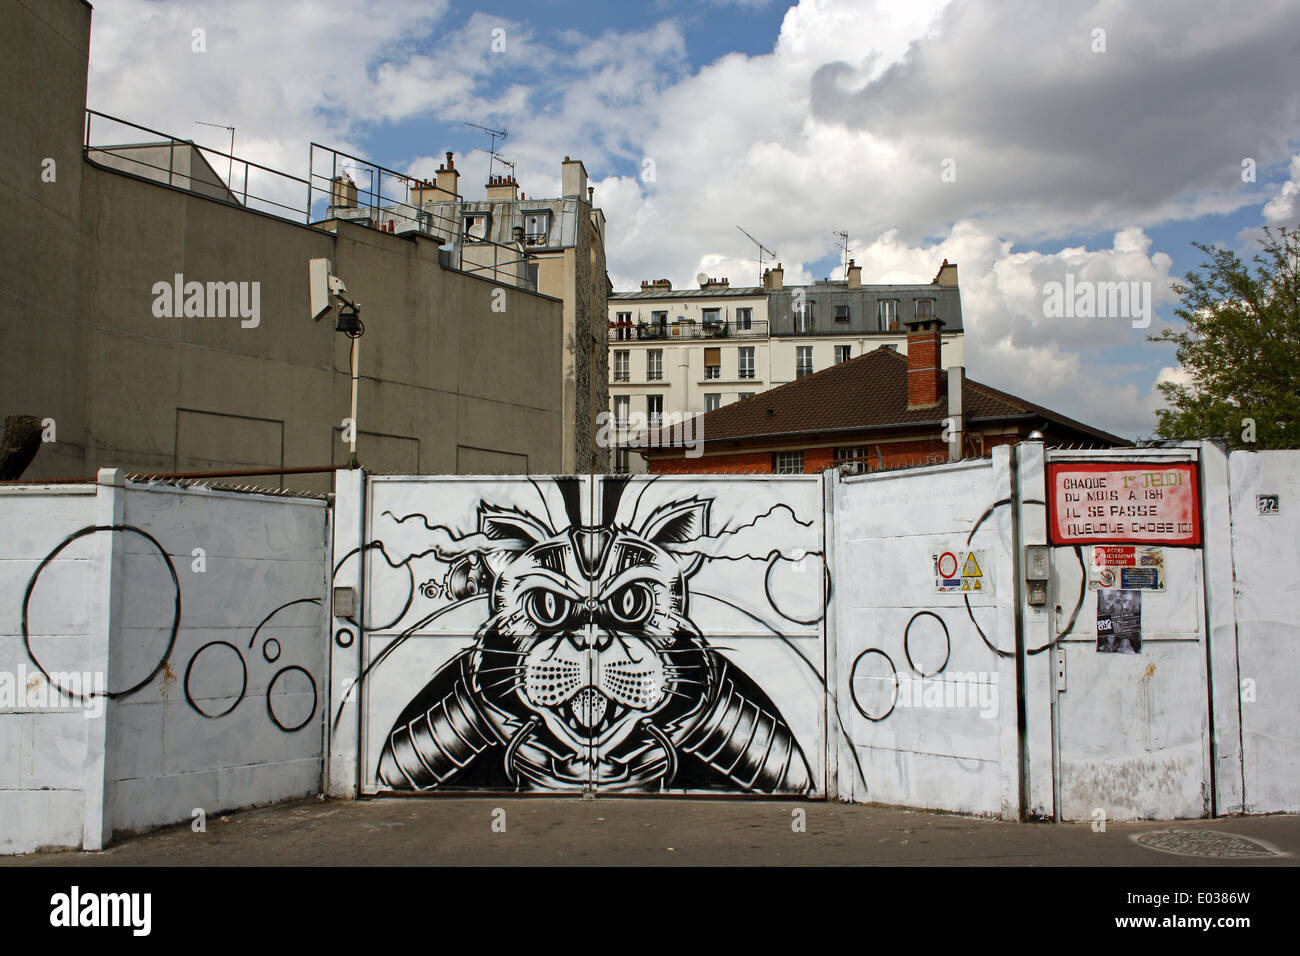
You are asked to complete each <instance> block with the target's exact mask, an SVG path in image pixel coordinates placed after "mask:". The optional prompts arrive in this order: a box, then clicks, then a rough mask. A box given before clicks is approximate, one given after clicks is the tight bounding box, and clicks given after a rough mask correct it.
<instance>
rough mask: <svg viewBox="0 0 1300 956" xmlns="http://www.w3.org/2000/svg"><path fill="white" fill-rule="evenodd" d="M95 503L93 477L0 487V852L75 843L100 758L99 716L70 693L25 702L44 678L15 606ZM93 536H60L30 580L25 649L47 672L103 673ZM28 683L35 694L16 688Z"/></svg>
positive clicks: (91, 518) (87, 521)
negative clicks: (51, 702)
mask: <svg viewBox="0 0 1300 956" xmlns="http://www.w3.org/2000/svg"><path fill="white" fill-rule="evenodd" d="M95 509H96V497H95V486H94V485H76V486H73V485H62V486H60V485H46V486H23V487H6V488H0V853H26V852H30V851H32V850H37V849H40V848H42V847H62V846H80V845H81V842H82V827H83V823H84V817H85V811H86V801H87V787H88V784H89V783H90V781H88V776H89V772H90V771H91V770H92V769H93V768H94V767H95V766H96V765H97V764H99V765H101V766H102V761H103V740H102V738H103V728H104V723H105V721H104V718H103V716H102V713H101V716H99V717H98V718H97V719H95V718H91V717H88V715H89V714H92V713H93V711H92V710H90V709H87V708H81V707H78V706H76V705H75V702H74V701H70V700H65V701H64V702H63V703H64V704H66V706H64V707H55V708H51V707H48V706H46V707H42V706H28V705H29V703H31V704H39V703H40V700H41V697H40V696H39V695H44V694H46V693H48V684H47V682H46V681H45V678H44V677H42V676H41V674H40V670H39V669H38V668H37V666H36V665H35V664H33V663H32V661H31V660H30V659H29V658H28V655H27V650H26V648H25V647H24V644H23V636H22V610H23V599H24V595H25V594H26V592H27V587H28V584H29V583H30V582H31V581H32V578H33V576H34V575H36V571H37V568H38V567H39V566H40V564H41V562H42V560H43V559H44V558H45V557H46V556H47V555H48V554H50V553H51V552H52V551H54V549H55V548H57V547H58V546H59V544H60V543H62V542H63V541H64V539H65V538H67V537H68V536H69V535H71V534H73V533H75V532H76V531H78V530H79V529H81V528H85V527H87V526H91V525H94V524H95V523H96V520H95ZM101 538H102V536H86V537H82V538H80V539H78V540H77V541H75V542H73V543H71V544H69V545H68V546H67V547H66V548H65V549H64V550H63V551H61V552H60V553H59V554H58V556H57V557H56V558H55V559H54V560H53V561H51V562H50V563H49V564H48V565H47V566H46V567H45V568H44V569H43V570H42V571H41V573H40V575H39V578H38V579H37V583H36V585H35V586H34V587H33V590H32V595H31V597H32V600H31V602H30V605H29V614H28V620H29V623H30V634H31V641H32V648H33V651H34V652H35V653H36V655H37V656H38V658H39V659H40V660H41V662H42V663H43V664H45V665H46V667H47V669H48V670H51V671H56V670H57V671H78V672H86V671H90V672H100V673H102V672H103V668H104V661H103V659H102V658H101V657H100V656H99V655H98V654H97V653H96V652H97V651H98V650H99V648H98V647H97V646H96V644H97V643H98V642H96V641H95V640H94V638H93V636H92V631H93V630H94V628H95V620H94V618H95V617H96V616H97V615H96V613H95V612H96V611H97V610H98V609H99V608H98V602H99V601H100V599H101V597H102V588H100V589H97V588H96V586H95V585H96V582H97V581H99V580H100V578H99V576H98V575H97V573H96V564H97V562H99V561H101V560H102V559H103V553H102V549H101V548H100V547H99V545H100V544H102V540H101ZM70 689H71V688H70ZM29 690H30V691H31V692H32V693H33V694H35V695H38V696H36V697H34V698H33V697H28V696H26V692H27V691H29ZM91 787H92V793H91V802H95V801H96V799H97V798H98V792H97V791H96V790H95V789H94V788H93V784H91Z"/></svg>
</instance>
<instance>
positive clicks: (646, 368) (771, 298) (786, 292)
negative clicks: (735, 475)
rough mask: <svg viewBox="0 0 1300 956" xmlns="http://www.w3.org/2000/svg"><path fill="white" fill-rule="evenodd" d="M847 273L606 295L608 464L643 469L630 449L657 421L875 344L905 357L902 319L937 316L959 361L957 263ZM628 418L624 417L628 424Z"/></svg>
mask: <svg viewBox="0 0 1300 956" xmlns="http://www.w3.org/2000/svg"><path fill="white" fill-rule="evenodd" d="M846 271H847V276H846V278H844V279H841V280H835V281H832V280H825V281H821V282H814V283H812V284H811V285H803V286H787V285H785V284H784V269H783V268H782V266H781V265H780V264H779V263H778V264H777V266H776V267H775V268H771V269H766V270H764V273H763V284H762V285H760V286H746V287H736V288H732V287H731V286H730V283H729V281H728V280H727V279H713V278H707V277H703V276H702V277H701V281H700V288H699V289H673V288H672V285H671V283H669V282H668V280H666V279H659V280H655V281H650V282H643V283H642V284H641V289H640V291H638V292H616V293H614V294H612V295H611V296H610V297H609V330H608V335H609V348H610V401H611V405H610V411H611V413H612V417H613V426H614V427H613V429H612V431H611V436H612V441H614V442H616V443H617V445H616V447H615V449H614V464H613V468H614V470H615V471H619V470H623V471H632V472H641V471H645V469H646V466H645V462H644V461H643V460H642V458H641V456H640V455H639V454H638V453H637V452H636V449H635V447H629V445H634V443H635V441H636V440H637V438H638V437H640V436H644V435H645V434H646V432H647V429H648V428H649V427H652V425H653V423H654V422H655V421H657V420H666V421H669V422H673V421H677V420H679V419H680V418H681V417H682V416H692V415H698V414H701V413H706V412H711V411H715V410H717V409H719V408H722V407H724V406H727V405H731V404H733V403H735V402H737V401H741V400H743V399H745V398H748V397H750V396H752V395H756V394H758V393H760V392H764V391H767V390H768V389H770V388H775V387H777V386H780V385H783V384H785V383H787V382H792V381H795V380H796V379H799V378H804V377H806V376H808V375H812V374H814V373H815V372H818V371H821V370H823V369H826V368H829V367H830V366H832V365H835V364H837V363H840V362H844V361H847V360H849V359H852V358H856V357H858V356H860V355H863V354H865V353H867V352H870V351H872V350H873V349H877V348H880V347H881V346H884V347H887V348H891V349H894V350H896V351H898V352H900V353H902V354H906V353H907V341H908V337H907V330H906V329H905V328H903V323H904V322H906V321H907V320H909V319H911V318H914V317H923V318H924V317H933V318H939V319H941V320H942V322H943V331H942V335H941V339H942V343H943V352H942V354H943V367H944V368H947V367H949V366H953V365H961V364H962V363H963V362H964V360H965V359H964V345H963V342H964V339H963V335H964V333H963V329H962V314H961V295H960V290H959V289H958V285H957V266H956V265H954V264H950V263H948V261H947V260H944V262H943V264H942V265H941V266H940V268H939V271H938V273H937V274H936V275H935V277H934V279H933V281H932V282H930V283H928V284H888V285H885V284H875V285H864V284H863V282H862V267H861V266H858V265H857V264H856V263H854V262H853V261H852V260H850V261H849V263H848V269H847V270H846ZM624 423H626V424H624Z"/></svg>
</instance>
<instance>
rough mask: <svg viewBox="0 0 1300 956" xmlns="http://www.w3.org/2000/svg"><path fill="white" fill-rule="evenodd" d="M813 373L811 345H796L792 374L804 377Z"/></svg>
mask: <svg viewBox="0 0 1300 956" xmlns="http://www.w3.org/2000/svg"><path fill="white" fill-rule="evenodd" d="M812 373H813V359H812V346H811V345H796V346H795V349H794V376H795V378H805V377H807V376H809V375H811V374H812Z"/></svg>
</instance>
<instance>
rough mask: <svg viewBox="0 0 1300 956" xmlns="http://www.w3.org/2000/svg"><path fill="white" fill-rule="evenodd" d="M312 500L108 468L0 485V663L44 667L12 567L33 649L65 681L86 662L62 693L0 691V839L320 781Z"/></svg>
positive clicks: (115, 826) (86, 832)
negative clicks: (130, 477)
mask: <svg viewBox="0 0 1300 956" xmlns="http://www.w3.org/2000/svg"><path fill="white" fill-rule="evenodd" d="M327 518H328V516H327V509H326V504H325V502H324V501H320V500H315V499H304V498H290V497H279V496H264V495H250V494H233V493H227V492H217V491H210V490H205V489H181V488H175V487H171V486H167V485H159V484H153V485H141V484H125V485H124V484H123V482H122V479H121V476H120V473H117V472H107V471H106V472H102V473H101V475H100V483H99V484H98V485H97V486H95V485H87V486H76V487H72V486H68V487H62V488H56V487H45V488H41V487H32V486H26V487H23V488H21V489H19V488H11V489H4V490H3V491H0V681H2V680H4V675H9V679H10V682H11V683H12V681H13V676H12V675H22V678H23V680H24V682H25V683H30V684H31V686H33V687H34V688H39V687H40V684H41V682H42V681H43V678H41V677H40V676H39V668H38V665H37V663H36V661H34V660H32V659H31V658H30V657H29V655H28V652H27V650H26V648H25V646H24V644H23V640H22V635H21V631H22V626H21V619H22V618H21V615H22V607H23V603H24V595H25V594H26V593H27V590H28V588H29V585H30V588H31V597H30V601H29V602H28V605H29V615H28V618H29V631H30V634H31V643H32V651H33V654H34V656H35V658H36V659H37V660H39V662H40V665H42V666H44V668H45V670H46V671H48V672H49V674H50V676H51V677H52V678H53V679H55V681H56V683H60V684H61V685H62V686H70V685H69V680H70V678H67V677H60V676H59V672H63V673H65V674H66V673H71V672H78V673H88V674H91V675H94V680H93V681H91V682H90V683H89V685H88V687H87V696H86V698H85V700H84V701H82V702H80V704H79V705H78V706H69V705H68V704H67V703H65V704H64V706H62V707H61V708H53V707H50V706H37V707H32V706H9V705H7V704H6V705H0V758H2V759H0V851H3V852H28V851H31V850H35V849H39V848H42V847H56V846H57V847H83V848H85V849H98V848H100V847H102V846H103V845H104V844H106V843H107V842H108V841H109V840H111V839H112V838H113V836H114V835H121V834H124V833H129V832H132V831H138V830H143V829H147V828H150V827H154V826H159V825H164V824H169V823H176V822H181V821H186V820H190V819H192V816H193V813H194V811H195V810H196V809H200V810H202V811H204V813H205V814H211V813H218V812H221V811H223V810H228V809H234V808H238V807H243V806H248V805H251V804H261V803H270V802H273V801H277V800H284V799H288V798H291V797H295V796H300V795H306V794H311V793H315V792H317V791H318V790H319V789H320V774H321V754H322V746H321V745H322V727H323V713H324V708H325V700H326V690H325V686H324V684H325V681H326V679H327V677H326V674H327V671H326V657H325V655H326V641H327V639H328V637H327V632H326V630H325V624H326V619H325V614H326V611H325V609H324V602H325V601H326V600H327V593H326V583H327V569H328V564H327V561H328V557H327V555H328V547H327V538H326V527H327ZM96 529H98V530H96ZM70 537H71V538H72V540H71V542H70V543H68V544H66V546H64V547H63V548H62V550H58V549H59V547H60V544H61V543H62V542H64V541H65V540H67V539H68V538H70ZM56 551H57V554H56V553H55V552H56ZM50 555H54V557H53V559H52V560H50V561H49V562H48V563H46V565H45V567H43V568H41V569H40V571H39V574H37V570H38V568H39V567H40V565H41V563H42V561H43V560H44V559H46V558H47V556H50ZM33 581H34V583H33ZM178 611H179V613H178ZM94 681H98V683H95V682H94ZM313 685H314V686H313ZM0 690H3V685H0ZM23 703H24V704H30V703H32V701H31V700H30V699H29V700H25V701H24V702H23ZM38 703H39V702H38ZM88 715H90V716H88Z"/></svg>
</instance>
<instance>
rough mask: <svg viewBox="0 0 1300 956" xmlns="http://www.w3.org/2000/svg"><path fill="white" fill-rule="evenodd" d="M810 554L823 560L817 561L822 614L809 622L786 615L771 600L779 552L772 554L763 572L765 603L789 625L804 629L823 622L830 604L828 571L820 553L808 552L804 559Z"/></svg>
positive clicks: (779, 557) (779, 559)
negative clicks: (819, 571) (820, 582)
mask: <svg viewBox="0 0 1300 956" xmlns="http://www.w3.org/2000/svg"><path fill="white" fill-rule="evenodd" d="M812 554H815V555H817V557H818V558H820V559H823V560H821V561H819V563H820V564H821V566H822V612H821V614H819V615H817V616H816V617H815V618H813V619H812V620H811V621H801V620H799V618H797V617H791V616H790V615H789V614H786V613H785V612H784V611H782V610H781V609H780V608H779V607H777V605H776V602H775V601H774V600H772V569H773V568H775V567H776V562H778V561H781V560H783V559H782V557H781V554H780V552H774V553H773V554H772V557H771V558H769V559H768V562H767V570H766V571H765V572H763V591H764V593H765V594H766V595H767V603H768V604H769V605H770V606H771V608H772V610H773V611H775V612H776V613H777V614H779V615H780V616H781V617H783V618H785V619H786V620H787V621H789V622H790V623H791V624H802V625H804V626H805V627H807V626H811V625H813V624H820V623H821V622H822V621H824V620H825V619H826V608H828V607H829V606H830V603H831V575H830V571H829V569H828V568H827V567H826V562H825V560H824V555H823V554H822V553H821V552H820V551H809V552H807V554H805V557H807V556H808V555H812ZM785 560H789V559H785Z"/></svg>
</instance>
